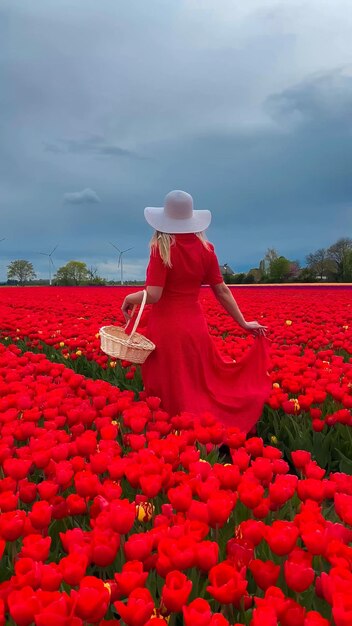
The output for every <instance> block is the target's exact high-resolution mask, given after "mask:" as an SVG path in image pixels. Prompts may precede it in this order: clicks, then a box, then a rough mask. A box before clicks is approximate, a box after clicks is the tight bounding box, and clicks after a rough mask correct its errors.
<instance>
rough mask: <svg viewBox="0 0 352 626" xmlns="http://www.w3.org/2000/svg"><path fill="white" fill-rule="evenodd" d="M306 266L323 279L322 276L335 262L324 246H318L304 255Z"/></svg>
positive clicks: (329, 270)
mask: <svg viewBox="0 0 352 626" xmlns="http://www.w3.org/2000/svg"><path fill="white" fill-rule="evenodd" d="M306 262H307V268H308V269H309V270H310V271H311V272H312V274H315V275H316V276H318V277H319V278H320V280H323V278H324V276H326V275H327V274H328V273H330V272H331V271H333V269H334V267H335V263H334V262H333V261H332V259H331V258H330V257H329V255H328V251H327V249H326V248H319V249H318V250H316V251H315V252H311V253H310V254H307V256H306Z"/></svg>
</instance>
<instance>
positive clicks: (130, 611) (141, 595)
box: [114, 589, 154, 626]
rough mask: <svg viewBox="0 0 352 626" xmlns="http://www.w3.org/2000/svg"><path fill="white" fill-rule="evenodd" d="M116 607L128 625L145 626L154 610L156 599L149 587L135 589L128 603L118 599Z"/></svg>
mask: <svg viewBox="0 0 352 626" xmlns="http://www.w3.org/2000/svg"><path fill="white" fill-rule="evenodd" d="M114 607H115V609H116V611H117V612H118V613H119V614H120V616H121V617H122V619H123V621H124V622H126V624H127V626H144V624H145V623H146V622H147V620H148V619H149V618H150V616H151V614H152V612H153V610H154V601H153V598H152V596H151V594H150V592H149V591H148V589H134V590H133V591H132V592H131V593H130V595H129V597H128V600H127V604H124V603H123V602H121V601H119V600H117V601H116V602H114Z"/></svg>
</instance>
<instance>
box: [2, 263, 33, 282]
mask: <svg viewBox="0 0 352 626" xmlns="http://www.w3.org/2000/svg"><path fill="white" fill-rule="evenodd" d="M35 277H36V273H35V271H34V267H33V264H32V263H30V262H29V261H26V260H24V259H17V260H16V261H12V262H11V263H10V265H8V266H7V278H8V279H10V280H11V279H12V278H14V279H16V280H18V282H19V283H20V285H21V286H22V285H24V283H26V282H28V281H29V280H31V279H32V278H35Z"/></svg>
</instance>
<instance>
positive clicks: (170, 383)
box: [122, 191, 271, 433]
mask: <svg viewBox="0 0 352 626" xmlns="http://www.w3.org/2000/svg"><path fill="white" fill-rule="evenodd" d="M144 215H145V218H146V220H147V222H148V224H149V225H151V226H152V227H153V228H154V229H155V233H154V235H153V237H152V240H151V254H150V260H149V265H148V268H147V275H146V289H147V304H153V307H152V309H151V312H150V315H149V318H148V323H147V329H146V331H145V335H146V336H147V337H148V338H149V339H151V341H153V342H154V343H155V345H156V349H155V350H154V351H153V352H152V354H151V355H150V356H149V357H148V358H147V360H146V362H145V363H144V364H143V365H142V377H143V381H144V386H145V390H146V392H147V393H148V395H153V396H158V397H159V398H161V400H162V406H163V408H164V409H165V410H166V411H167V412H168V413H169V414H170V415H177V414H178V413H180V412H181V411H189V412H192V413H200V412H204V411H209V412H211V413H212V414H213V415H214V417H216V418H218V419H219V420H221V421H222V422H223V423H224V424H225V425H226V426H237V427H239V428H240V429H241V430H242V431H244V432H246V433H247V432H249V431H250V430H251V429H252V427H253V426H254V424H255V423H256V422H257V420H258V419H259V418H260V416H261V413H262V410H263V406H264V403H265V401H266V400H267V399H268V396H269V393H270V389H271V381H270V377H269V374H268V372H267V370H268V363H269V340H268V339H267V338H266V331H267V327H266V326H263V325H261V324H259V323H258V322H257V321H250V322H247V321H246V320H245V319H244V317H243V315H242V313H241V311H240V309H239V308H238V305H237V303H236V301H235V300H234V298H233V296H232V293H231V291H230V290H229V288H228V287H227V285H225V283H224V281H223V278H222V275H221V273H220V269H219V263H218V260H217V257H216V254H215V252H214V246H213V245H212V244H211V243H210V242H208V241H207V239H206V237H205V234H204V231H205V230H206V228H207V227H208V226H209V224H210V221H211V213H210V211H199V210H198V211H195V210H193V199H192V196H190V195H189V194H188V193H186V192H184V191H172V192H170V193H169V194H168V195H167V196H166V198H165V203H164V207H147V208H146V209H145V211H144ZM203 284H206V285H210V287H211V288H212V290H213V293H214V295H215V297H216V298H217V300H218V301H219V302H220V304H221V305H222V306H223V307H224V309H225V310H226V311H227V312H228V313H229V314H230V315H231V316H232V317H233V319H234V320H236V322H237V323H238V324H239V325H240V326H241V328H243V329H245V330H247V331H249V332H250V333H252V334H253V335H254V336H255V337H257V338H258V339H257V340H256V341H255V342H254V344H253V346H252V347H251V348H250V349H249V350H248V351H247V353H246V354H245V355H244V357H243V358H242V359H241V360H240V361H239V362H226V361H224V359H223V358H222V357H221V355H220V353H219V351H218V350H217V348H216V346H215V345H214V343H213V341H212V338H211V336H210V334H209V331H208V327H207V323H206V320H205V317H204V314H203V312H202V309H201V306H200V304H199V302H198V297H199V292H200V287H201V285H203ZM142 295H143V292H142V291H138V292H137V293H133V294H130V295H128V296H127V297H126V298H125V300H124V302H123V305H122V312H123V314H124V317H125V319H126V321H127V322H128V321H129V320H130V314H131V309H132V307H133V305H134V304H140V302H141V301H142Z"/></svg>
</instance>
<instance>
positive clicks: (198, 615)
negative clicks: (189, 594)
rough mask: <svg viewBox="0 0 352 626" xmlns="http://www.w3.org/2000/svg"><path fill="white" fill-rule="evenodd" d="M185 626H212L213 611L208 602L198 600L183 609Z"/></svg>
mask: <svg viewBox="0 0 352 626" xmlns="http://www.w3.org/2000/svg"><path fill="white" fill-rule="evenodd" d="M182 611H183V621H184V626H210V623H211V617H212V615H211V609H210V605H209V604H208V602H207V601H206V600H202V598H197V599H196V600H193V602H190V604H189V605H188V606H184V607H183V609H182Z"/></svg>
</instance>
